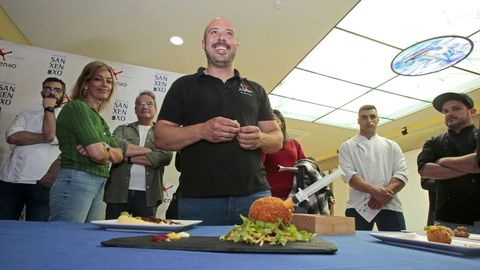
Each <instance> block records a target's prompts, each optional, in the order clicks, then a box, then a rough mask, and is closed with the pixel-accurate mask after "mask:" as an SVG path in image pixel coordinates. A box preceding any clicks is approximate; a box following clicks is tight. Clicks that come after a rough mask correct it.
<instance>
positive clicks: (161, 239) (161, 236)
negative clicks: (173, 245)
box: [151, 234, 170, 242]
mask: <svg viewBox="0 0 480 270" xmlns="http://www.w3.org/2000/svg"><path fill="white" fill-rule="evenodd" d="M151 241H153V242H169V241H170V238H168V236H166V235H164V234H157V235H154V236H152V240H151Z"/></svg>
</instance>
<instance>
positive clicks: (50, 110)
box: [44, 107, 55, 113]
mask: <svg viewBox="0 0 480 270" xmlns="http://www.w3.org/2000/svg"><path fill="white" fill-rule="evenodd" d="M44 111H45V112H53V113H54V112H55V109H54V108H53V107H46V108H45V109H44Z"/></svg>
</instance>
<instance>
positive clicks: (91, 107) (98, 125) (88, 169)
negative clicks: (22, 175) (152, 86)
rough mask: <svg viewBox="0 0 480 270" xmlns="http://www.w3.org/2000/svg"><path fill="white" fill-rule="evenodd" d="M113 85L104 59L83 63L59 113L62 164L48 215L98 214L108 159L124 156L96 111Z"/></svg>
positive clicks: (80, 217) (84, 217)
mask: <svg viewBox="0 0 480 270" xmlns="http://www.w3.org/2000/svg"><path fill="white" fill-rule="evenodd" d="M114 85H115V81H114V74H113V70H112V69H111V68H110V67H109V66H108V65H106V64H105V63H103V62H100V61H93V62H91V63H89V64H87V65H86V66H85V67H84V68H83V70H82V72H81V74H80V76H79V77H78V79H77V81H76V83H75V85H74V87H73V90H72V96H71V97H72V100H73V101H72V102H70V103H69V104H67V105H65V106H64V108H63V110H62V111H61V113H60V115H59V116H58V119H57V138H58V141H59V145H60V151H61V155H60V160H61V166H62V170H61V171H60V173H59V175H58V177H57V180H56V181H55V183H54V185H53V186H52V189H51V191H50V220H52V221H56V220H62V221H69V222H78V223H84V222H89V221H91V220H94V219H95V218H97V214H98V212H99V210H100V206H101V204H102V198H103V192H104V191H103V190H104V184H105V180H106V178H107V176H108V172H109V169H110V165H111V164H112V163H119V162H121V161H122V159H123V156H122V151H121V149H120V148H118V146H117V144H116V142H115V140H114V139H113V137H112V135H111V133H110V130H109V127H108V125H107V123H106V122H105V120H104V119H103V118H102V117H101V116H100V114H99V113H100V111H101V110H102V109H104V108H105V107H106V106H105V104H106V103H108V101H109V100H110V98H111V97H112V94H113V91H114Z"/></svg>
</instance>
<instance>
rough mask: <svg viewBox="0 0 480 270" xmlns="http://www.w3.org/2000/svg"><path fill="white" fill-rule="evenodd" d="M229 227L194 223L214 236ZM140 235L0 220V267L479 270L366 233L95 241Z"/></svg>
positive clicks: (472, 260)
mask: <svg viewBox="0 0 480 270" xmlns="http://www.w3.org/2000/svg"><path fill="white" fill-rule="evenodd" d="M230 228H231V227H229V226H197V227H194V228H192V229H191V230H190V231H189V232H190V234H192V235H196V236H219V235H221V234H224V233H226V232H227V231H228V230H230ZM144 234H145V233H138V232H124V231H109V230H104V229H102V228H99V227H97V226H96V225H93V224H75V223H66V222H25V221H8V220H3V221H0V269H2V270H11V269H14V270H28V269H35V270H39V269H40V270H41V269H49V270H54V269H69V270H75V269H109V270H117V269H128V270H132V269H141V270H143V269H155V270H158V269H192V270H193V269H194V270H199V269H275V270H279V269H382V270H383V269H402V270H403V269H480V256H476V257H464V256H453V255H446V254H440V253H434V252H428V251H422V250H416V249H411V248H405V247H399V246H394V245H389V244H386V243H383V242H381V241H379V240H377V239H375V238H373V237H372V236H370V235H369V234H368V232H360V231H357V232H356V234H355V235H330V236H322V237H323V238H325V239H326V240H328V241H330V242H332V243H333V244H335V245H336V246H337V247H338V251H337V252H336V254H334V255H294V254H280V255H279V254H253V253H245V254H243V253H214V252H193V251H174V250H159V249H135V248H112V247H103V246H101V244H100V242H101V241H103V240H108V239H111V238H116V237H125V236H137V235H144Z"/></svg>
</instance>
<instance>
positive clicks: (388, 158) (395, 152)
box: [339, 134, 408, 212]
mask: <svg viewBox="0 0 480 270" xmlns="http://www.w3.org/2000/svg"><path fill="white" fill-rule="evenodd" d="M339 162H340V168H341V169H342V170H343V172H344V173H345V174H344V175H343V180H344V182H345V183H348V182H349V181H350V179H351V178H352V176H354V175H356V174H358V175H359V176H361V177H362V178H363V179H365V181H367V182H369V183H370V184H372V185H375V186H386V185H387V184H388V183H389V182H390V179H391V178H392V177H396V178H398V179H400V180H401V181H403V182H404V183H407V181H408V170H407V166H406V163H405V156H404V155H403V153H402V150H401V149H400V146H398V144H397V143H396V142H394V141H392V140H389V139H387V138H384V137H381V136H379V135H378V134H375V135H374V136H372V137H371V138H370V139H368V138H366V137H365V136H362V135H360V134H357V135H356V136H355V137H353V138H351V139H349V140H348V141H346V142H344V143H343V144H342V145H340V150H339ZM370 196H371V195H370V194H368V193H365V192H362V191H358V190H355V189H353V188H352V187H350V195H349V199H348V201H347V208H356V209H357V208H358V207H360V205H361V204H362V202H364V201H365V200H367V198H368V199H369V198H370ZM382 209H388V210H393V211H397V212H402V204H401V202H400V200H399V199H398V196H397V194H395V195H394V197H393V199H392V200H391V201H390V203H388V204H387V205H385V206H384V207H383V208H382Z"/></svg>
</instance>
